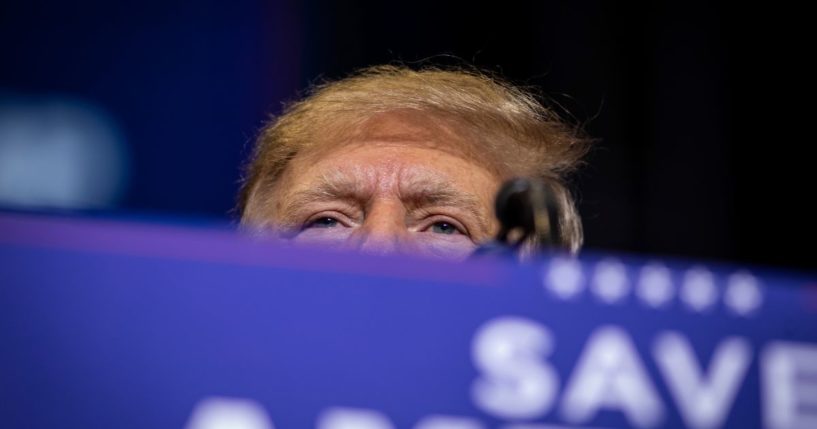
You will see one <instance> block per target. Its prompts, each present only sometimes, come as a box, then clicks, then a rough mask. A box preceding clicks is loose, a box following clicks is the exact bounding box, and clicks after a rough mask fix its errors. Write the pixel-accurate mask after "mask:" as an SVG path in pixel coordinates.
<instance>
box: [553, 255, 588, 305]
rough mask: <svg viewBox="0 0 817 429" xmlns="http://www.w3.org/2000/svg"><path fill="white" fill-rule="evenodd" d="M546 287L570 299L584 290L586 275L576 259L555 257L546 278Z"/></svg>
mask: <svg viewBox="0 0 817 429" xmlns="http://www.w3.org/2000/svg"><path fill="white" fill-rule="evenodd" d="M544 281H545V282H544V283H545V287H546V288H547V289H548V290H550V291H551V292H552V293H553V294H554V295H556V296H557V297H559V298H561V299H570V298H573V297H575V296H576V295H578V294H579V292H581V291H582V288H583V287H584V284H583V283H584V275H583V274H582V266H581V264H580V263H579V261H577V260H576V259H572V258H553V259H551V261H550V266H549V267H548V269H547V271H546V273H545V278H544Z"/></svg>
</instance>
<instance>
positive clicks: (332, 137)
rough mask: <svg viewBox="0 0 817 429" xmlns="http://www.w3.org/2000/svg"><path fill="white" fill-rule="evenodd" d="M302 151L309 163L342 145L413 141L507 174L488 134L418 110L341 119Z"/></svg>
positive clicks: (306, 161) (497, 173)
mask: <svg viewBox="0 0 817 429" xmlns="http://www.w3.org/2000/svg"><path fill="white" fill-rule="evenodd" d="M328 128H331V129H326V130H323V131H319V135H317V136H316V138H315V139H314V140H313V141H312V142H311V144H309V145H308V146H306V147H304V148H303V149H302V151H301V152H300V153H298V154H297V155H296V157H295V159H297V160H299V161H301V162H302V163H305V164H308V163H310V162H312V161H314V160H316V159H318V158H320V157H322V156H323V155H324V154H326V153H327V152H331V151H335V150H337V149H339V148H342V147H349V146H355V145H364V144H367V143H372V142H377V143H378V144H381V145H382V144H389V143H392V144H394V145H401V144H411V145H413V146H419V147H426V148H429V149H435V150H440V151H443V152H446V153H448V154H451V155H453V156H457V157H461V158H464V159H468V160H469V161H473V162H476V163H478V164H479V165H480V166H482V167H484V168H485V169H486V170H488V171H490V172H492V173H494V174H495V175H497V176H506V175H507V172H506V171H505V168H504V164H503V163H502V162H501V160H499V159H498V158H497V156H496V154H494V153H492V151H490V150H489V149H488V148H487V145H485V144H484V142H483V139H484V138H486V136H485V135H481V134H480V133H479V132H477V130H476V129H474V127H471V126H469V125H468V124H466V123H465V122H464V121H461V120H458V119H457V118H454V117H452V116H450V115H449V116H445V115H442V114H440V115H435V114H432V113H429V112H423V111H417V110H408V109H403V110H396V111H389V112H383V113H378V114H374V115H371V116H369V117H366V118H354V117H353V116H350V117H348V118H347V119H343V117H342V116H341V119H337V120H336V122H335V123H334V124H332V125H331V126H329V127H328Z"/></svg>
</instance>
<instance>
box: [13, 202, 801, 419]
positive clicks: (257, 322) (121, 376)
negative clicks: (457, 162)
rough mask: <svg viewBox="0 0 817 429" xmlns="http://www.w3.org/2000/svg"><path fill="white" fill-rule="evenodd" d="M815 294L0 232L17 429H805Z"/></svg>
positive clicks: (676, 277)
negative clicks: (565, 428)
mask: <svg viewBox="0 0 817 429" xmlns="http://www.w3.org/2000/svg"><path fill="white" fill-rule="evenodd" d="M816 288H817V285H816V284H815V282H814V278H809V277H808V276H803V275H796V274H792V273H786V272H777V271H770V270H765V271H764V270H746V269H742V268H735V267H727V266H722V265H717V266H716V265H707V264H698V263H695V262H686V261H657V260H644V259H639V258H634V257H630V256H616V255H595V254H589V255H585V256H582V257H581V258H579V259H577V260H576V259H570V258H567V257H564V256H554V257H552V258H545V259H542V260H540V261H536V262H532V263H530V264H526V265H515V264H512V263H510V262H506V261H492V260H480V261H472V262H466V263H447V262H440V261H429V260H422V259H411V258H408V257H399V256H395V257H375V256H363V255H353V254H343V253H333V252H329V251H317V250H308V249H297V248H291V247H285V246H281V245H276V244H272V243H263V242H258V241H253V240H251V239H249V238H246V237H242V236H239V235H238V234H234V233H231V232H228V231H204V230H194V229H190V228H187V229H185V228H178V227H170V226H158V225H144V224H141V225H134V224H125V223H115V222H110V221H108V222H105V221H90V220H76V219H73V220H71V219H54V218H43V217H31V216H20V215H2V216H0V345H1V346H2V351H0V423H1V424H2V426H3V427H9V428H13V427H19V428H23V427H25V428H55V427H68V428H73V427H76V428H89V427H111V428H114V427H115V428H180V429H181V428H187V429H211V428H228V427H229V428H238V429H261V428H265V429H269V428H277V429H282V428H317V429H349V428H360V429H391V428H394V429H397V428H413V429H441V428H449V429H493V428H502V429H549V428H559V427H571V428H573V427H575V428H590V427H592V428H604V427H606V428H659V427H661V428H663V427H669V428H720V427H732V428H738V427H739V428H772V429H778V428H814V427H817V289H816Z"/></svg>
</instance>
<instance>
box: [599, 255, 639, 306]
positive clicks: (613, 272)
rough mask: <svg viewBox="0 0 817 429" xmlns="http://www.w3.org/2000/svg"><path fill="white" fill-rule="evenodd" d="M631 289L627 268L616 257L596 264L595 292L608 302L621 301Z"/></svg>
mask: <svg viewBox="0 0 817 429" xmlns="http://www.w3.org/2000/svg"><path fill="white" fill-rule="evenodd" d="M629 291H630V283H629V281H627V269H626V268H625V267H624V264H622V263H621V262H619V261H618V260H616V259H605V260H603V261H601V262H599V263H598V264H597V265H596V270H595V272H594V275H593V292H594V293H595V294H596V296H598V297H599V299H601V300H602V301H604V302H606V303H607V304H613V303H616V302H618V301H621V299H622V298H624V297H625V296H626V295H627V293H628V292H629Z"/></svg>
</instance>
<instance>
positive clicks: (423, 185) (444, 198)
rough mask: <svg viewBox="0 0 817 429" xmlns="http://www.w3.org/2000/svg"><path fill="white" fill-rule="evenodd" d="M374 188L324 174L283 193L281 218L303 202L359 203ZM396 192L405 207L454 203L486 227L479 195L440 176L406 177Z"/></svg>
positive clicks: (484, 230)
mask: <svg viewBox="0 0 817 429" xmlns="http://www.w3.org/2000/svg"><path fill="white" fill-rule="evenodd" d="M374 191H375V190H374V189H372V187H370V186H366V185H364V184H363V183H361V182H360V181H359V180H356V179H355V178H354V177H353V176H350V175H347V174H343V173H341V172H337V173H336V174H332V175H329V174H324V175H321V176H320V178H319V179H318V180H317V181H316V182H315V183H312V184H311V185H310V186H309V188H306V189H301V190H298V191H294V192H291V193H285V194H284V198H285V199H286V201H285V202H282V204H281V206H280V213H281V218H282V220H284V221H285V222H288V223H290V224H291V223H294V222H292V221H293V220H294V218H297V215H298V214H299V211H300V210H301V208H302V207H304V206H305V205H307V204H310V203H316V202H325V201H337V200H340V201H344V202H347V203H349V204H355V203H361V202H365V201H367V200H369V199H370V198H371V197H372V195H373V194H374ZM398 192H399V194H398V196H399V198H400V200H401V201H402V202H403V203H404V204H406V205H407V206H408V208H409V210H413V209H420V208H423V207H435V206H437V207H439V206H445V207H456V208H458V209H460V210H463V211H464V212H466V213H467V214H469V215H470V216H471V217H472V218H473V220H474V221H475V222H476V223H477V226H478V227H479V228H480V230H481V231H480V232H482V233H484V234H487V233H489V231H490V229H489V227H488V223H487V221H486V215H487V213H485V210H484V209H483V207H482V205H481V204H480V203H479V199H478V198H477V197H476V196H475V195H472V194H470V193H467V192H462V191H458V190H457V189H456V188H454V187H453V186H452V185H451V183H450V182H449V181H447V180H445V179H443V178H440V177H432V178H425V177H424V178H408V180H405V181H401V186H400V189H399V190H398Z"/></svg>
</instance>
